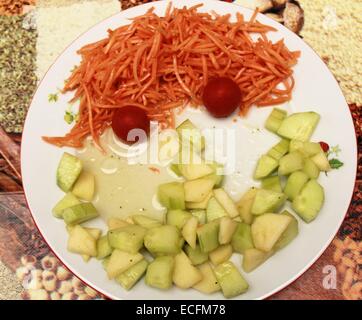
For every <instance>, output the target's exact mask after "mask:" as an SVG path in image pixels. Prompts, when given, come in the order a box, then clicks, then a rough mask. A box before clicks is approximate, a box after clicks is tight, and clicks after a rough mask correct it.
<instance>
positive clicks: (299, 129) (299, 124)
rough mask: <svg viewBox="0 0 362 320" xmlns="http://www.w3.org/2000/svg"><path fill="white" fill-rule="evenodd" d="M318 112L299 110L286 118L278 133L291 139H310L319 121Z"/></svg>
mask: <svg viewBox="0 0 362 320" xmlns="http://www.w3.org/2000/svg"><path fill="white" fill-rule="evenodd" d="M319 118H320V116H319V114H318V113H316V112H299V113H294V114H292V115H290V116H288V117H287V118H285V119H284V120H283V122H282V124H281V126H280V127H279V129H278V131H277V133H278V134H279V135H280V136H282V137H284V138H288V139H290V140H292V139H295V140H300V141H308V140H309V138H310V137H311V136H312V133H313V131H314V129H315V128H316V126H317V124H318V122H319Z"/></svg>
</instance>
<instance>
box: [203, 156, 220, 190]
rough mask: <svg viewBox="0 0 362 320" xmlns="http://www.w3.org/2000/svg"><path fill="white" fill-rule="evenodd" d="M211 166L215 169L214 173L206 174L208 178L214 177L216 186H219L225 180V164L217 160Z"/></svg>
mask: <svg viewBox="0 0 362 320" xmlns="http://www.w3.org/2000/svg"><path fill="white" fill-rule="evenodd" d="M209 166H210V167H211V168H212V169H213V170H214V173H212V174H210V175H208V176H206V178H209V179H212V180H213V181H214V186H215V187H216V188H219V187H220V186H221V185H222V182H223V180H224V175H223V172H224V166H223V165H222V164H219V163H217V162H213V163H210V164H209Z"/></svg>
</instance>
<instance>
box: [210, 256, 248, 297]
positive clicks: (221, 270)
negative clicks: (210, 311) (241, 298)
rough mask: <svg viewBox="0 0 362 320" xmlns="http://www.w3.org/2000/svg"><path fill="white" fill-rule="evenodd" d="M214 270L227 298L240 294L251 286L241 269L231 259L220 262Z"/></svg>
mask: <svg viewBox="0 0 362 320" xmlns="http://www.w3.org/2000/svg"><path fill="white" fill-rule="evenodd" d="M214 272H215V276H216V279H217V281H218V282H219V284H220V286H221V290H222V293H223V294H224V296H225V298H232V297H235V296H238V295H239V294H242V293H244V292H246V291H247V290H248V288H249V285H248V283H247V282H246V281H245V279H244V278H243V276H242V275H241V274H240V272H239V270H238V269H237V268H236V267H235V265H234V264H233V263H232V262H230V261H228V262H224V263H222V264H219V265H218V266H217V267H216V268H215V269H214Z"/></svg>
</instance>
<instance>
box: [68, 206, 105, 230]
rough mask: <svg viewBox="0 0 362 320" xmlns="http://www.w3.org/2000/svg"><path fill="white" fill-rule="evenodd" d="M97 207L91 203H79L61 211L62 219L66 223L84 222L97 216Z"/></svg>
mask: <svg viewBox="0 0 362 320" xmlns="http://www.w3.org/2000/svg"><path fill="white" fill-rule="evenodd" d="M98 215H99V214H98V212H97V209H96V208H95V207H94V206H93V204H92V203H90V202H87V203H80V204H76V205H75V206H72V207H69V208H67V209H65V210H64V211H63V219H64V221H65V223H66V224H67V225H70V224H72V225H74V224H80V223H83V222H86V221H88V220H91V219H94V218H96V217H98Z"/></svg>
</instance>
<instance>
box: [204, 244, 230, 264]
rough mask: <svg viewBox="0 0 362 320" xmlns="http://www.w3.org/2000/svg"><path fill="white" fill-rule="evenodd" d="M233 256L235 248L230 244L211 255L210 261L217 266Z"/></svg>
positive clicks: (212, 252)
mask: <svg viewBox="0 0 362 320" xmlns="http://www.w3.org/2000/svg"><path fill="white" fill-rule="evenodd" d="M232 254H233V247H232V246H231V245H230V244H224V245H222V246H220V247H218V248H217V249H215V250H213V251H211V252H210V253H209V258H210V261H211V262H212V263H213V264H214V265H215V266H217V265H218V264H220V263H223V262H225V261H227V260H229V259H230V257H231V255H232Z"/></svg>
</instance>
